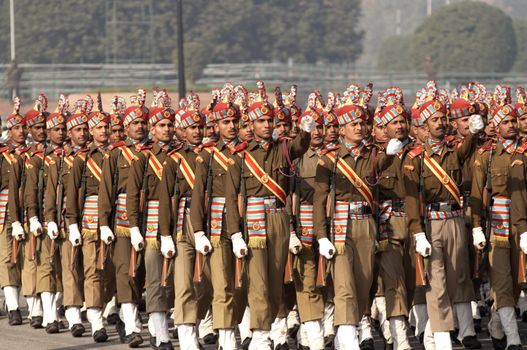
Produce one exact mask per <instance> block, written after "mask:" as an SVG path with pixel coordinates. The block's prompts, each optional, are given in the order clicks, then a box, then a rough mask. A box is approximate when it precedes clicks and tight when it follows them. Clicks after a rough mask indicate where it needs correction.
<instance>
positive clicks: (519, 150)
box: [516, 143, 527, 153]
mask: <svg viewBox="0 0 527 350" xmlns="http://www.w3.org/2000/svg"><path fill="white" fill-rule="evenodd" d="M525 152H527V143H522V144H521V145H519V146H518V147H517V148H516V153H525Z"/></svg>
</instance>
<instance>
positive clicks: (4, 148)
mask: <svg viewBox="0 0 527 350" xmlns="http://www.w3.org/2000/svg"><path fill="white" fill-rule="evenodd" d="M5 151H9V147H7V146H2V147H0V152H5Z"/></svg>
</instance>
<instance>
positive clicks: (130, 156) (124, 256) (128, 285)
mask: <svg viewBox="0 0 527 350" xmlns="http://www.w3.org/2000/svg"><path fill="white" fill-rule="evenodd" d="M141 145H142V143H138V144H137V146H138V147H139V148H140V147H141ZM137 154H138V151H137V149H136V146H135V145H134V143H132V141H131V140H130V139H127V140H126V141H122V142H118V143H115V144H113V145H111V146H110V147H109V148H108V153H107V155H106V156H105V157H104V160H103V165H102V178H101V183H100V185H99V198H98V206H97V208H98V211H99V226H110V222H112V223H113V224H114V225H113V226H114V227H113V231H114V234H115V243H113V244H112V251H111V254H112V261H113V266H114V267H115V283H116V290H117V302H118V303H138V302H139V300H140V299H141V294H140V290H139V288H138V285H137V282H136V279H134V278H132V277H130V276H129V275H128V268H129V264H130V251H131V248H132V243H131V242H130V231H129V225H128V213H127V211H126V208H125V207H124V206H125V205H126V193H127V190H126V186H127V184H128V174H129V172H130V167H131V164H132V162H133V160H134V159H135V157H136V156H137ZM114 176H117V177H118V178H117V181H116V183H117V188H113V187H114ZM118 198H119V199H120V200H121V202H118ZM118 204H120V205H121V208H123V210H120V207H119V206H118ZM115 207H117V210H116V211H114V217H113V218H111V217H110V216H111V215H112V209H113V208H115ZM119 224H122V225H120V226H119ZM110 228H112V227H111V226H110Z"/></svg>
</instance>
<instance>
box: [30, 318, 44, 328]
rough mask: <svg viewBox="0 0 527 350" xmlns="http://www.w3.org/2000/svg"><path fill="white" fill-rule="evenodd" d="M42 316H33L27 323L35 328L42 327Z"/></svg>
mask: <svg viewBox="0 0 527 350" xmlns="http://www.w3.org/2000/svg"><path fill="white" fill-rule="evenodd" d="M42 321H43V319H42V316H35V317H32V318H31V322H29V325H30V326H31V327H33V328H35V329H39V328H42Z"/></svg>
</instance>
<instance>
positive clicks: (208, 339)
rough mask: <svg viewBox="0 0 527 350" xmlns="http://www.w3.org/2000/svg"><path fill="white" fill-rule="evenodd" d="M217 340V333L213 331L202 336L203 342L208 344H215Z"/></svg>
mask: <svg viewBox="0 0 527 350" xmlns="http://www.w3.org/2000/svg"><path fill="white" fill-rule="evenodd" d="M217 341H218V335H217V334H215V333H209V334H207V335H205V336H204V337H203V342H204V343H205V344H209V345H211V344H216V342H217Z"/></svg>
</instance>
